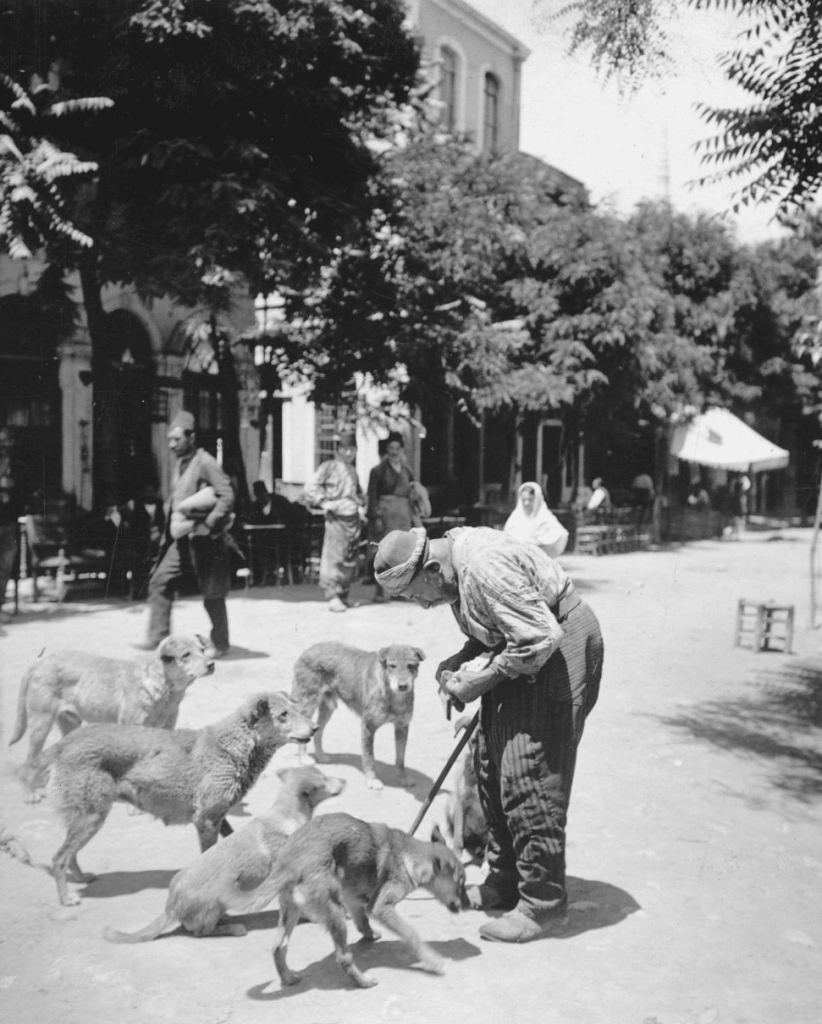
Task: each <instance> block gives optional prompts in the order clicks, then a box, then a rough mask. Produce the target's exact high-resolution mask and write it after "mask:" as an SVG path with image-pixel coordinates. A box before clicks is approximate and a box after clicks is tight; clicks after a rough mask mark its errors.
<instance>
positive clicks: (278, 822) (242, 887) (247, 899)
mask: <svg viewBox="0 0 822 1024" xmlns="http://www.w3.org/2000/svg"><path fill="white" fill-rule="evenodd" d="M278 775H279V777H280V779H281V780H282V785H281V786H280V790H279V792H278V793H277V799H276V800H275V801H274V805H273V806H272V808H271V810H270V811H269V812H268V813H267V814H261V815H260V816H259V817H257V818H252V819H251V821H250V822H249V823H248V824H247V825H246V826H245V827H244V828H241V829H240V831H239V832H234V833H233V834H232V835H230V836H228V838H227V839H225V840H223V841H222V842H220V843H217V845H216V846H212V847H211V849H209V850H206V851H205V853H201V854H200V856H199V857H198V858H197V859H196V860H195V861H194V863H193V864H189V866H188V867H187V868H183V870H182V871H178V872H177V874H176V875H175V876H174V878H172V879H171V885H170V886H169V890H168V900H167V901H166V909H165V910H164V911H163V913H162V914H160V916H159V917H158V918H157V919H156V920H155V921H152V922H151V924H149V925H146V927H145V928H143V929H141V930H140V931H139V932H118V931H115V930H114V929H113V928H106V930H105V932H104V933H103V934H104V936H105V937H106V938H107V939H108V941H109V942H147V941H148V940H149V939H156V938H157V937H158V936H159V935H161V934H162V933H163V932H164V931H167V930H168V929H169V928H170V927H171V926H172V925H177V924H181V925H182V926H183V928H185V929H186V931H189V932H191V933H192V934H193V935H197V936H203V935H245V934H246V927H245V925H244V924H240V923H239V922H235V921H229V922H224V923H222V924H221V923H220V922H221V921H222V920H223V918H224V917H225V915H226V914H227V913H228V912H229V911H231V912H232V913H235V914H249V913H253V912H254V911H257V910H263V909H265V907H267V906H268V904H269V903H270V902H271V901H272V900H273V899H274V898H275V896H276V895H277V893H276V890H273V891H272V888H271V884H270V883H271V877H272V872H273V870H274V866H275V864H276V862H277V856H278V854H279V853H280V850H281V849H282V847H283V844H284V843H285V840H286V838H287V837H288V836H290V835H291V834H292V832H295V831H296V830H297V829H298V828H299V827H300V825H304V824H305V823H306V822H307V821H308V820H309V819H310V818H311V816H312V814H313V813H314V808H315V807H316V806H317V804H319V803H321V802H322V801H323V800H327V799H328V797H330V796H336V795H337V794H338V793H341V792H342V791H343V788H344V787H345V782H344V780H343V779H333V778H330V777H329V776H327V775H323V773H322V772H321V771H320V769H319V768H314V767H313V766H306V767H303V768H283V769H282V770H281V771H280V772H278Z"/></svg>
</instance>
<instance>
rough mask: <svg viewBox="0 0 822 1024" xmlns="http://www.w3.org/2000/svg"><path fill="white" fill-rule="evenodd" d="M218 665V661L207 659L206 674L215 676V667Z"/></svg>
mask: <svg viewBox="0 0 822 1024" xmlns="http://www.w3.org/2000/svg"><path fill="white" fill-rule="evenodd" d="M216 667H217V666H216V663H215V662H213V661H207V662H206V675H209V676H213V675H214V669H215V668H216Z"/></svg>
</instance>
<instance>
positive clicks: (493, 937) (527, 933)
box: [479, 910, 568, 942]
mask: <svg viewBox="0 0 822 1024" xmlns="http://www.w3.org/2000/svg"><path fill="white" fill-rule="evenodd" d="M567 923H568V918H567V917H566V916H565V915H559V916H557V917H550V918H548V919H547V920H545V921H543V922H542V923H541V924H540V923H539V922H537V921H535V920H534V918H533V917H528V915H527V914H523V912H522V911H521V910H511V911H509V912H508V913H507V914H503V915H502V917H498V918H496V919H495V920H493V921H488V922H486V924H483V925H481V926H480V930H479V933H480V936H481V937H482V938H483V939H488V940H489V942H530V941H531V940H532V939H538V938H540V936H544V935H551V934H553V933H555V932H557V931H561V930H562V928H564V927H565V925H566V924H567Z"/></svg>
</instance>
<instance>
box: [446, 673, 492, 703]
mask: <svg viewBox="0 0 822 1024" xmlns="http://www.w3.org/2000/svg"><path fill="white" fill-rule="evenodd" d="M499 680H500V677H499V674H498V673H497V671H496V669H495V668H493V667H488V668H484V669H481V670H480V671H479V672H468V671H465V670H464V669H461V670H460V671H459V672H455V673H454V674H453V675H449V676H448V677H447V678H444V679H443V683H442V685H443V689H444V690H445V692H446V693H447V694H448V695H449V696H450V697H451V699H452V700H453V702H454V706H455V707H457V703H459V704H461V705H462V706H463V707H464V706H465V705H466V704H470V703H471V701H472V700H477V698H478V697H481V696H482V695H483V694H484V693H487V692H488V691H489V690H493V688H494V687H495V686H496V685H497V683H498V682H499ZM457 710H458V711H459V710H462V709H461V708H457Z"/></svg>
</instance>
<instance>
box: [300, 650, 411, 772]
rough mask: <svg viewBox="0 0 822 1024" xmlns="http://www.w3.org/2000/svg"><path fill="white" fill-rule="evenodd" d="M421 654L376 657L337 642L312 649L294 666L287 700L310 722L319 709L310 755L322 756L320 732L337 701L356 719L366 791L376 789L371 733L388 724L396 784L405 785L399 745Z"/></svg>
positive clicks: (402, 748) (402, 751)
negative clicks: (359, 727) (357, 719)
mask: <svg viewBox="0 0 822 1024" xmlns="http://www.w3.org/2000/svg"><path fill="white" fill-rule="evenodd" d="M424 660H425V655H424V654H423V652H422V651H421V650H420V649H419V647H408V646H406V645H405V644H392V645H391V646H390V647H383V648H382V650H380V651H377V652H376V653H374V652H372V651H361V650H359V649H358V648H356V647H349V646H347V645H346V644H340V643H322V644H315V645H314V646H313V647H309V648H308V650H307V651H304V652H303V653H302V654H301V655H300V657H299V658H298V659H297V662H296V664H295V666H294V681H293V683H292V686H291V696H292V698H293V699H294V700H295V701H296V702H297V705H298V706H299V708H300V710H301V711H302V713H303V714H304V715H306V716H307V717H309V718H311V717H312V716H313V715H314V712H315V711H317V709H318V708H319V714H318V716H317V733H316V735H315V737H314V751H315V757H316V759H317V761H320V762H324V761H327V760H328V758H327V756H326V754H325V752H324V751H323V730H324V729H325V727H326V725H327V724H328V720H329V719H330V718H331V715H332V714H333V712H334V708H336V706H337V701H338V700H341V701H342V702H343V703H344V704H346V705H347V706H348V707H349V708H350V709H351V710H352V711H353V712H354V713H355V714H356V715H359V717H360V719H361V720H362V770H363V773H364V775H365V780H366V783H367V785H368V787H369V788H370V789H382V788H383V787H382V783H381V782H380V780H379V779H378V778H377V773H376V771H375V769H374V734H375V733H376V731H377V729H379V727H380V726H381V725H385V724H386V723H388V722H393V724H394V744H395V751H396V766H397V770H398V773H399V782H400V785H403V786H404V785H407V784H408V777H407V776H406V773H405V745H406V743H407V741H408V726H409V723H410V721H411V715H412V714H413V711H414V682H415V680H416V678H417V672H418V671H419V666H420V662H421V661H424Z"/></svg>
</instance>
